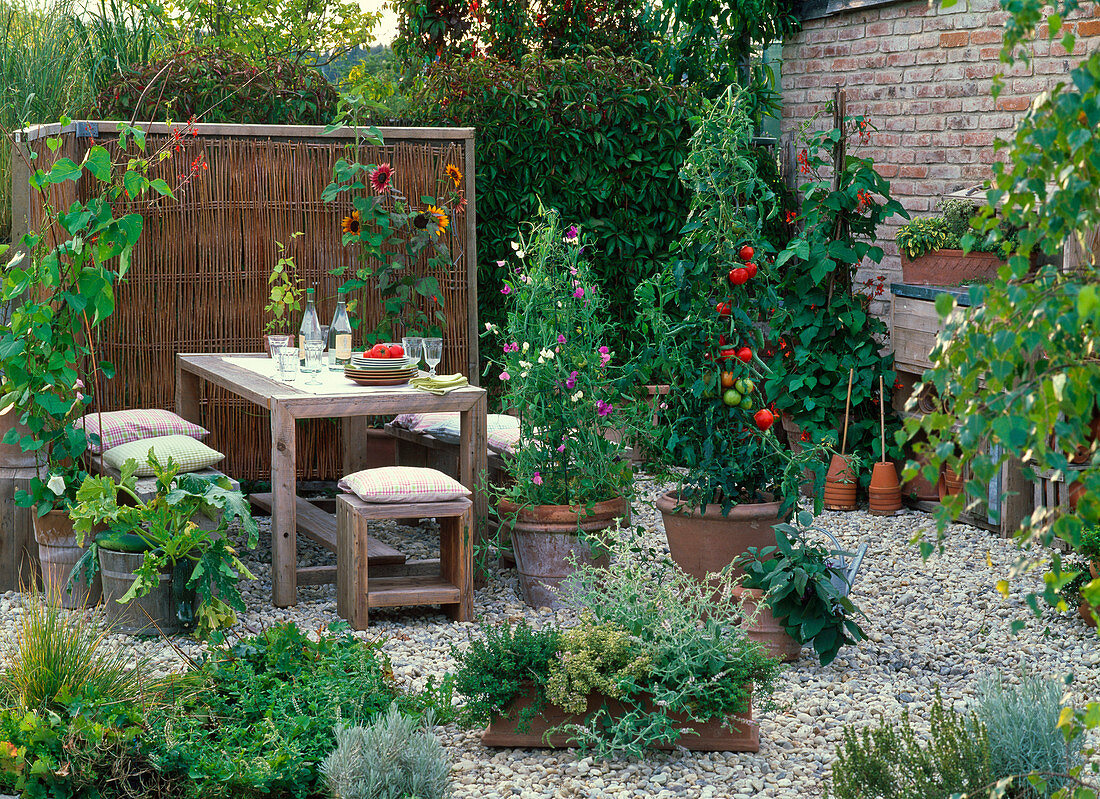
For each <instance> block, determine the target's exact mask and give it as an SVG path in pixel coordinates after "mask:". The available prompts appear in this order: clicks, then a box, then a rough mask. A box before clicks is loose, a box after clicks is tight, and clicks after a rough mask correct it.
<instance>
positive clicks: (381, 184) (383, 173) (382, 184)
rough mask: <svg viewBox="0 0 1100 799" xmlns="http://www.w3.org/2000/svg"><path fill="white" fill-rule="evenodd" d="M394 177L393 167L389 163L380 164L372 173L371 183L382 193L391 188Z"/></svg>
mask: <svg viewBox="0 0 1100 799" xmlns="http://www.w3.org/2000/svg"><path fill="white" fill-rule="evenodd" d="M392 178H393V167H392V166H390V165H389V164H379V165H378V166H376V167H375V168H374V171H373V172H371V173H370V185H371V187H372V188H373V189H374V190H375V191H376V192H378V193H379V194H381V193H382V192H384V191H386V190H388V189H389V187H390V180H391V179H392Z"/></svg>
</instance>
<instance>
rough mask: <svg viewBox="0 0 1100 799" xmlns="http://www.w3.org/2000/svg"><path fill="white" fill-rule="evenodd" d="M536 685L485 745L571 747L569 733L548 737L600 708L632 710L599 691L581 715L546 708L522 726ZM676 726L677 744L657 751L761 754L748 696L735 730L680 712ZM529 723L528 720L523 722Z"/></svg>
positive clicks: (615, 712) (486, 736)
mask: <svg viewBox="0 0 1100 799" xmlns="http://www.w3.org/2000/svg"><path fill="white" fill-rule="evenodd" d="M534 691H535V689H534V686H531V685H528V686H525V690H524V691H523V692H522V693H520V694H519V695H518V696H517V697H516V698H515V699H514V700H513V701H512V703H511V704H510V705H509V706H508V707H507V708H506V710H505V712H504V713H503V714H501V715H498V716H494V717H493V719H492V720H491V721H490V722H489V726H488V727H487V728H486V730H485V731H484V732H483V733H482V734H481V743H483V744H484V745H485V746H506V747H510V748H511V747H523V748H539V747H550V748H563V749H564V748H568V747H569V746H570V745H571V744H570V742H569V735H568V733H558V734H555V735H550V736H547V735H546V733H547V732H549V731H550V730H551V729H553V728H554V727H560V726H561V725H563V724H582V723H583V722H584V719H585V718H587V717H588V716H590V715H591V714H592V713H595V712H596V711H598V710H599V709H600V708H602V707H605V708H607V711H608V713H610V714H611V715H612V716H622V715H624V714H626V713H627V712H628V711H629V710H630V709H631V708H628V707H627V706H626V705H625V704H624V703H623V702H621V701H619V700H617V699H611V698H610V697H607V696H604V695H603V694H599V693H596V692H592V693H591V694H589V696H588V707H587V708H585V712H584V713H581V714H573V713H567V712H566V711H564V710H562V709H561V708H559V707H554V706H553V705H544V706H543V707H542V708H541V709H540V710H539V712H538V713H536V714H535V715H534V716H533V717H532V718H531V719H530V721H529V723H525V724H524V725H522V730H521V729H518V728H519V727H520V726H521V725H520V723H519V722H520V719H521V714H522V713H523V711H524V710H526V709H527V708H530V707H531V705H532V704H533V703H534ZM670 717H671V718H672V720H673V723H674V724H675V726H676V727H677V728H679V729H681V730H682V732H681V734H680V737H679V738H678V739H677V740H676V743H675V745H674V744H671V743H668V744H655V745H654V746H653V748H654V749H663V750H666V751H667V750H672V749H674V748H676V747H678V746H682V747H684V748H685V749H690V750H692V751H695V752H758V751H760V729H759V727H757V726H756V724H754V723H753V721H752V694H751V693H750V694H749V696H748V704H747V707H746V708H745V710H744V711H743V712H741V713H737V714H736V715H735V716H734V718H733V724H734V729H732V730H731V729H730V728H729V727H727V726H725V725H724V724H723V723H722V721H721V720H720V719H715V720H713V721H694V720H692V719H690V718H688V717H687V716H686V715H684V714H681V713H673V714H670ZM524 721H525V722H526V719H524Z"/></svg>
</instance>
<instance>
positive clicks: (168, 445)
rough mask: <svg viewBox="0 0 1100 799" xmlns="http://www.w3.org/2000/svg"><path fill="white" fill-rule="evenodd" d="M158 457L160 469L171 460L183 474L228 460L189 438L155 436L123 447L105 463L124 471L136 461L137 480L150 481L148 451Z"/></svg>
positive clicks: (107, 455) (114, 450)
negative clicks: (123, 468)
mask: <svg viewBox="0 0 1100 799" xmlns="http://www.w3.org/2000/svg"><path fill="white" fill-rule="evenodd" d="M150 449H152V450H153V454H154V455H156V456H157V460H158V461H160V463H161V465H164V464H166V463H168V459H169V458H171V459H172V460H173V461H174V462H175V463H177V464H178V465H179V467H180V472H200V471H202V470H203V469H206V468H208V467H210V466H213V465H214V464H215V463H217V462H218V461H220V460H221V459H222V458H224V457H225V456H224V455H222V454H221V453H220V452H218V451H217V450H214V449H210V447H208V446H206V444H203V443H202V442H201V441H196V440H195V439H193V438H191V437H190V436H178V435H177V436H156V437H155V438H143V439H142V440H141V441H131V442H129V443H128V444H121V445H120V446H117V447H113V448H111V449H109V450H107V451H106V452H104V453H103V460H104V462H105V463H107V464H108V465H109V466H112V467H114V468H115V469H119V470H121V469H122V465H123V464H124V463H126V461H128V460H131V459H133V460H135V461H137V464H138V467H137V471H136V472H134V474H136V475H137V476H138V477H151V476H152V474H153V467H152V466H151V465H150V464H149V450H150Z"/></svg>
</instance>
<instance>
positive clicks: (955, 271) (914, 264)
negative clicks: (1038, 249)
mask: <svg viewBox="0 0 1100 799" xmlns="http://www.w3.org/2000/svg"><path fill="white" fill-rule="evenodd" d="M1003 265H1004V261H1002V260H1001V258H1000V256H999V255H997V254H996V253H991V252H972V253H970V254H966V253H964V252H963V251H962V250H934V251H932V252H929V253H925V254H924V255H921V256H920V257H918V258H914V259H913V260H909V258H908V257H907V256H906V255H905V254H904V253H903V254H902V256H901V279H902V280H903V281H904V282H906V283H908V284H909V285H913V286H957V285H959V284H960V283H965V282H966V281H968V280H987V279H990V278H994V277H996V276H997V270H998V269H1000V268H1001V266H1003Z"/></svg>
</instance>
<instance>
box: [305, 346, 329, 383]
mask: <svg viewBox="0 0 1100 799" xmlns="http://www.w3.org/2000/svg"><path fill="white" fill-rule="evenodd" d="M324 351H325V342H324V340H322V339H311V340H309V341H307V342H306V346H305V353H306V354H305V361H306V363H305V366H303V367H302V371H303V372H304V373H306V374H309V376H310V377H309V380H307V381H306V385H309V386H319V385H321V380H320V375H321V367H322V361H323V360H324V359H323V358H322V353H323V352H324Z"/></svg>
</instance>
